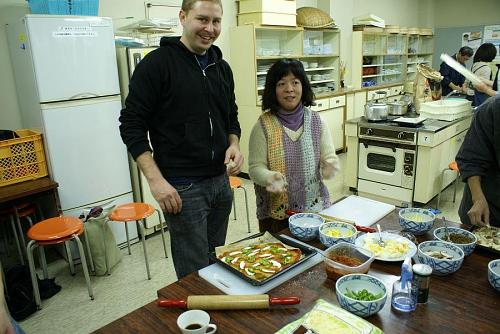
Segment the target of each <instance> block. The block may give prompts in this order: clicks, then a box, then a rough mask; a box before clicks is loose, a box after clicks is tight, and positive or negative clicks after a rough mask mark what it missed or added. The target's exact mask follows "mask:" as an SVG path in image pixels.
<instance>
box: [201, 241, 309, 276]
mask: <svg viewBox="0 0 500 334" xmlns="http://www.w3.org/2000/svg"><path fill="white" fill-rule="evenodd" d="M264 233H265V232H261V233H258V234H254V235H251V236H249V237H246V238H243V239H241V240H238V241H236V242H234V243H237V242H240V241H243V240H248V239H254V238H258V237H260V236H262V235H264ZM271 235H272V236H273V237H274V238H276V239H278V240H279V241H280V242H282V243H283V244H285V245H287V246H291V247H295V248H298V249H300V250H301V252H302V255H303V257H302V258H301V259H300V260H299V261H297V262H296V263H294V264H293V265H291V266H290V267H288V268H286V269H285V270H282V271H280V272H279V273H277V274H276V275H273V276H271V277H268V278H266V279H265V280H262V281H257V280H254V279H252V278H250V277H247V276H245V275H243V274H242V273H241V272H240V271H239V270H237V269H235V268H233V267H231V266H230V265H228V264H227V263H225V262H223V261H221V260H220V259H218V258H217V256H216V255H215V251H213V252H211V253H210V258H211V259H212V260H213V261H215V262H216V263H219V264H220V265H221V266H222V267H223V268H226V269H227V270H229V271H230V272H232V273H233V274H235V275H236V276H238V277H240V278H241V279H243V280H245V281H247V282H248V283H250V284H252V285H254V286H260V285H264V284H266V283H267V282H269V281H271V280H273V279H275V278H276V277H279V276H280V275H283V274H284V273H286V272H287V271H289V270H290V269H292V268H295V267H296V266H298V265H300V264H301V263H302V262H304V261H306V260H307V259H309V258H311V257H313V256H314V255H316V253H317V251H316V249H315V248H313V247H309V246H307V245H305V244H302V243H298V242H295V241H293V240H290V239H289V238H283V237H281V236H279V235H277V234H272V233H271Z"/></svg>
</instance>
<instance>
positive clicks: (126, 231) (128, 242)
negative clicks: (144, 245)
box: [123, 222, 132, 255]
mask: <svg viewBox="0 0 500 334" xmlns="http://www.w3.org/2000/svg"><path fill="white" fill-rule="evenodd" d="M123 223H124V224H125V234H126V235H127V248H128V255H131V254H132V252H130V237H129V236H128V223H127V222H123Z"/></svg>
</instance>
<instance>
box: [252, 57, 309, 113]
mask: <svg viewBox="0 0 500 334" xmlns="http://www.w3.org/2000/svg"><path fill="white" fill-rule="evenodd" d="M290 73H291V74H293V75H294V76H295V77H296V78H297V79H299V80H300V83H301V84H302V98H301V101H302V104H303V105H304V106H306V107H309V106H312V105H313V104H314V93H313V91H312V88H311V83H310V82H309V78H308V77H307V75H306V71H304V66H303V65H302V63H301V62H300V61H298V60H296V59H280V60H278V61H277V62H276V63H274V64H273V66H271V68H270V69H269V71H268V72H267V75H266V85H265V86H264V93H263V95H262V110H264V111H265V110H269V111H270V112H272V113H274V112H277V111H278V110H279V108H280V105H279V103H278V99H277V98H276V85H277V83H278V81H280V80H281V79H282V78H283V77H286V76H287V75H288V74H290Z"/></svg>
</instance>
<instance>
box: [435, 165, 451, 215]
mask: <svg viewBox="0 0 500 334" xmlns="http://www.w3.org/2000/svg"><path fill="white" fill-rule="evenodd" d="M447 170H448V168H445V169H443V171H442V172H441V187H439V192H438V200H437V205H436V209H439V203H441V193H442V192H443V186H444V172H446V171H447Z"/></svg>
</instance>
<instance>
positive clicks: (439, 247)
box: [417, 240, 464, 276]
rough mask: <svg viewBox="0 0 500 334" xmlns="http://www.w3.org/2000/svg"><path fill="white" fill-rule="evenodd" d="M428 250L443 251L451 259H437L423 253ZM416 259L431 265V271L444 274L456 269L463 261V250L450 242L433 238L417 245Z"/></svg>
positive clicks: (440, 274)
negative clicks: (451, 257)
mask: <svg viewBox="0 0 500 334" xmlns="http://www.w3.org/2000/svg"><path fill="white" fill-rule="evenodd" d="M429 251H437V252H440V251H444V252H446V253H447V254H448V255H451V256H453V259H450V260H446V259H437V258H435V257H432V256H429V255H427V254H425V252H429ZM417 254H418V260H419V262H420V263H424V264H428V265H429V266H431V267H432V273H433V274H436V275H438V276H445V275H449V274H451V273H454V272H455V271H457V270H458V269H459V268H460V266H462V262H463V261H464V251H463V250H462V249H461V248H459V247H457V246H455V245H454V244H452V243H449V242H444V241H439V240H433V241H424V242H422V243H420V244H419V245H418V253H417Z"/></svg>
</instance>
